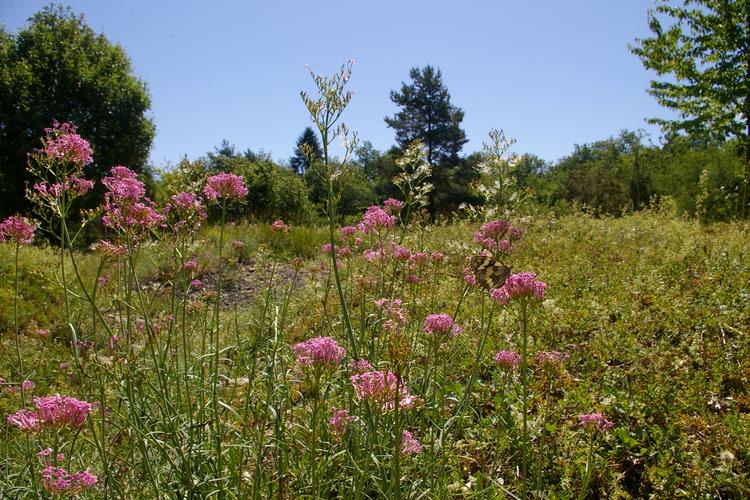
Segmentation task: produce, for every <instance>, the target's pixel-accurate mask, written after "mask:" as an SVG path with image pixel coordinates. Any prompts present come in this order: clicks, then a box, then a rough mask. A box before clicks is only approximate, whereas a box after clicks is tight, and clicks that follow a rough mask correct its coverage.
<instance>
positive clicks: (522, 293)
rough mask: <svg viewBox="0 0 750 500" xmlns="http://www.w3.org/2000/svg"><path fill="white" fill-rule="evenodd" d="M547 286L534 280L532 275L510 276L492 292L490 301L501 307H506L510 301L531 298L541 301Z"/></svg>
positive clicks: (534, 276)
mask: <svg viewBox="0 0 750 500" xmlns="http://www.w3.org/2000/svg"><path fill="white" fill-rule="evenodd" d="M546 289H547V284H546V283H544V282H543V281H539V280H538V279H536V274H534V273H518V274H512V275H511V276H510V277H509V278H508V280H507V281H506V282H505V284H504V285H503V286H502V287H500V288H495V289H494V290H492V293H491V296H492V300H494V301H495V302H497V303H498V304H501V305H508V303H509V302H510V301H511V300H515V299H527V298H533V299H535V300H537V301H541V300H542V299H543V298H544V291H545V290H546Z"/></svg>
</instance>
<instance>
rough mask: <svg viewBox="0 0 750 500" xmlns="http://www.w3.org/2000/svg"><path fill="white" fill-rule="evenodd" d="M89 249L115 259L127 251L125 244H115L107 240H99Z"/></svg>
mask: <svg viewBox="0 0 750 500" xmlns="http://www.w3.org/2000/svg"><path fill="white" fill-rule="evenodd" d="M91 249H92V250H94V251H95V252H97V253H99V254H101V255H102V256H103V257H108V258H110V259H116V258H117V257H123V256H125V255H127V253H128V247H126V246H125V245H115V244H114V243H111V242H109V241H107V240H101V241H98V242H97V243H94V244H93V245H91Z"/></svg>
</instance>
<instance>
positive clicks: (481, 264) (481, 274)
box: [471, 255, 511, 290]
mask: <svg viewBox="0 0 750 500" xmlns="http://www.w3.org/2000/svg"><path fill="white" fill-rule="evenodd" d="M471 270H472V272H473V273H474V277H475V278H476V279H477V284H479V286H481V287H482V288H485V289H487V290H492V289H495V288H500V287H501V286H503V285H504V284H505V281H506V280H507V279H508V277H509V276H510V271H511V268H510V267H508V266H506V265H505V264H503V263H502V262H500V261H499V260H497V259H493V258H492V257H486V256H484V255H473V256H472V257H471Z"/></svg>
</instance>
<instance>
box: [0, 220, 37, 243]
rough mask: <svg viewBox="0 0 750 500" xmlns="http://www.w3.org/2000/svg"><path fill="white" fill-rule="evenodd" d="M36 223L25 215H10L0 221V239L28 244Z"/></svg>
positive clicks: (32, 236) (31, 238) (32, 237)
mask: <svg viewBox="0 0 750 500" xmlns="http://www.w3.org/2000/svg"><path fill="white" fill-rule="evenodd" d="M34 231H36V225H35V224H34V223H33V222H31V221H30V220H28V219H27V218H25V217H19V216H17V215H12V216H10V217H8V218H7V219H5V220H4V221H3V222H0V241H13V242H15V243H17V244H19V245H28V244H30V243H31V241H32V240H33V239H34Z"/></svg>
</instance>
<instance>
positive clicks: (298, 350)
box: [292, 337, 346, 366]
mask: <svg viewBox="0 0 750 500" xmlns="http://www.w3.org/2000/svg"><path fill="white" fill-rule="evenodd" d="M292 349H293V350H294V352H295V354H297V361H299V363H300V364H301V365H305V366H313V365H314V366H330V365H337V364H339V363H340V362H341V360H342V359H343V358H344V356H345V355H346V351H345V350H344V348H343V347H341V346H339V345H338V343H337V342H336V341H335V340H334V339H333V338H331V337H315V338H311V339H308V340H305V341H304V342H300V343H298V344H295V345H294V346H293V347H292Z"/></svg>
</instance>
